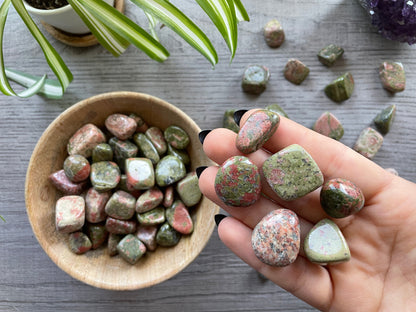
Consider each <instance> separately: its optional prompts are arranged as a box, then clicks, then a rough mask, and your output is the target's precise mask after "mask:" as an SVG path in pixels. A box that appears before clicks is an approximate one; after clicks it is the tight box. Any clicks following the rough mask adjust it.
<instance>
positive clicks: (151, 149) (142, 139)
mask: <svg viewBox="0 0 416 312" xmlns="http://www.w3.org/2000/svg"><path fill="white" fill-rule="evenodd" d="M133 139H134V143H136V145H137V146H138V147H139V150H140V154H141V155H142V156H144V157H146V158H148V159H150V161H151V162H152V164H153V165H156V164H157V163H158V162H159V160H160V156H159V153H158V152H157V149H156V147H155V146H154V145H153V143H152V141H150V140H149V138H148V137H147V136H146V135H144V134H143V133H136V134H135V135H134V137H133Z"/></svg>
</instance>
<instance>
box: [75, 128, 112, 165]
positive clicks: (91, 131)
mask: <svg viewBox="0 0 416 312" xmlns="http://www.w3.org/2000/svg"><path fill="white" fill-rule="evenodd" d="M100 143H105V135H104V133H103V132H102V131H101V130H100V129H98V128H97V126H95V125H93V124H86V125H85V126H83V127H81V128H80V129H78V131H77V132H75V133H74V135H73V136H72V137H71V138H70V139H69V142H68V145H67V150H68V154H69V155H82V156H84V157H86V158H88V157H90V156H91V154H92V150H93V149H94V148H95V147H96V146H97V145H98V144H100Z"/></svg>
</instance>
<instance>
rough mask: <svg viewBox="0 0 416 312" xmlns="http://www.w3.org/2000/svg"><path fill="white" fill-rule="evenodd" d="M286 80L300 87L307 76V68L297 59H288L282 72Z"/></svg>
mask: <svg viewBox="0 0 416 312" xmlns="http://www.w3.org/2000/svg"><path fill="white" fill-rule="evenodd" d="M283 74H284V76H285V78H286V80H288V81H290V82H291V83H293V84H296V85H300V84H301V83H302V82H303V81H304V80H305V79H306V77H308V75H309V68H308V67H307V66H306V65H305V64H303V63H302V62H301V61H299V60H297V59H290V60H289V61H288V62H287V63H286V66H285V68H284V70H283Z"/></svg>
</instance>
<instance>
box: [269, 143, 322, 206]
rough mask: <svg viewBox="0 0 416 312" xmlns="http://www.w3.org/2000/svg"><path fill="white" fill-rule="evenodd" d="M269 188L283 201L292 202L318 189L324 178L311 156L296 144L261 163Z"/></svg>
mask: <svg viewBox="0 0 416 312" xmlns="http://www.w3.org/2000/svg"><path fill="white" fill-rule="evenodd" d="M263 174H264V176H265V178H266V180H267V183H269V185H270V187H271V188H272V189H273V190H274V191H275V192H276V194H277V195H278V196H279V197H280V198H282V199H284V200H294V199H297V198H299V197H302V196H304V195H306V194H308V193H310V192H312V191H314V190H316V189H317V188H318V187H320V186H321V185H322V184H323V182H324V177H323V175H322V172H321V170H320V169H319V167H318V165H317V164H316V163H315V161H314V160H313V159H312V157H311V155H309V154H308V152H306V151H305V149H304V148H303V147H301V146H300V145H297V144H293V145H290V146H288V147H286V148H285V149H282V150H281V151H279V152H277V153H276V154H274V155H272V156H270V157H269V158H268V159H267V160H266V161H265V162H264V163H263Z"/></svg>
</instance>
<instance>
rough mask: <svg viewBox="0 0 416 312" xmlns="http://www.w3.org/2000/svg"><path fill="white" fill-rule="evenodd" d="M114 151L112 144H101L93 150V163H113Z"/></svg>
mask: <svg viewBox="0 0 416 312" xmlns="http://www.w3.org/2000/svg"><path fill="white" fill-rule="evenodd" d="M112 160H113V149H112V148H111V146H110V144H107V143H100V144H98V145H97V146H96V147H94V149H93V150H92V162H93V163H96V162H100V161H112Z"/></svg>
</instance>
